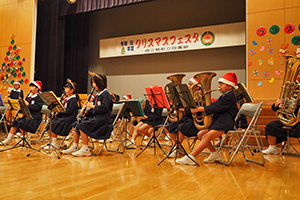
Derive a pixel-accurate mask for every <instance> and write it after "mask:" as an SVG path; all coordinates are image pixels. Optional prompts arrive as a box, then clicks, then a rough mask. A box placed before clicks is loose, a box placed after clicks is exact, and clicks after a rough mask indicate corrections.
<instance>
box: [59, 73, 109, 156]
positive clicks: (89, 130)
mask: <svg viewBox="0 0 300 200" xmlns="http://www.w3.org/2000/svg"><path fill="white" fill-rule="evenodd" d="M91 85H92V87H93V88H95V90H96V91H97V92H98V93H97V94H96V96H95V99H94V101H93V102H86V104H85V105H84V106H83V108H82V109H83V110H85V108H90V109H89V110H88V111H87V112H86V113H85V118H84V119H82V120H81V122H80V124H79V125H78V126H77V128H78V131H79V133H78V132H76V131H74V133H73V138H74V143H73V145H72V146H71V147H70V148H69V149H67V150H64V151H62V153H64V154H72V155H73V156H90V155H91V152H90V151H89V149H88V137H91V138H94V139H104V140H105V139H108V138H109V137H110V134H111V131H112V130H113V126H112V124H111V122H110V114H111V110H112V106H113V102H112V99H111V96H110V94H109V92H108V91H107V89H106V87H107V80H106V76H105V75H98V74H95V73H94V74H93V77H92V78H91ZM76 124H77V122H75V123H73V126H76ZM79 134H80V136H81V138H82V144H83V145H82V147H81V148H80V149H79V148H78V142H79Z"/></svg>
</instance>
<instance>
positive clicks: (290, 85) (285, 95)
mask: <svg viewBox="0 0 300 200" xmlns="http://www.w3.org/2000/svg"><path fill="white" fill-rule="evenodd" d="M280 51H281V52H284V55H283V56H284V57H285V60H286V68H285V75H284V79H283V84H282V88H281V92H280V96H279V98H280V99H283V102H282V103H281V104H280V105H279V110H277V112H276V117H277V119H278V121H280V122H281V123H282V124H283V125H284V126H294V125H295V124H297V123H298V122H299V119H300V110H299V111H298V114H297V116H296V115H295V110H296V108H297V104H298V101H299V94H300V83H298V82H296V80H297V77H298V75H299V71H300V58H299V56H297V55H296V54H295V55H287V54H286V52H287V51H286V50H284V49H283V50H282V49H281V50H280Z"/></svg>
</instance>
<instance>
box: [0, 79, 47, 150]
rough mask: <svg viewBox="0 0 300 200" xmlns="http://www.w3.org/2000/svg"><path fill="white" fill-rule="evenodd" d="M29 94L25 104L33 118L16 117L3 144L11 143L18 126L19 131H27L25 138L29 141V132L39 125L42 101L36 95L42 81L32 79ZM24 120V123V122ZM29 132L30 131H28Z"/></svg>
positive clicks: (32, 131) (39, 90)
mask: <svg viewBox="0 0 300 200" xmlns="http://www.w3.org/2000/svg"><path fill="white" fill-rule="evenodd" d="M29 90H30V93H28V94H29V95H28V96H27V97H26V98H25V105H26V106H27V107H28V109H29V111H30V114H31V116H32V118H33V119H24V117H22V118H19V119H16V120H15V122H14V123H13V124H12V127H11V129H10V131H9V134H8V136H7V138H6V139H5V140H4V141H3V143H4V144H6V145H7V144H11V143H12V138H13V137H14V135H15V134H16V132H17V129H18V128H19V129H20V130H21V132H22V133H23V131H26V132H27V135H26V140H27V142H28V143H30V133H34V132H36V130H37V128H38V127H39V125H40V123H41V121H42V114H41V110H42V106H43V104H44V101H43V100H42V99H41V98H40V97H39V96H38V95H37V94H38V92H41V90H42V82H41V81H32V82H31V83H30V84H29ZM24 120H26V121H25V124H24ZM29 132H30V133H29Z"/></svg>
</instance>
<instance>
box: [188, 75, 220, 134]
mask: <svg viewBox="0 0 300 200" xmlns="http://www.w3.org/2000/svg"><path fill="white" fill-rule="evenodd" d="M216 75H217V74H216V73H214V72H207V73H199V74H196V75H195V76H194V78H196V79H198V80H199V81H200V85H201V87H202V95H201V94H200V93H199V92H195V93H194V92H192V96H193V97H194V100H195V101H196V103H198V105H201V106H203V105H204V104H205V105H206V106H208V105H210V104H211V92H213V91H218V90H220V89H215V90H211V80H212V78H213V77H215V76H216ZM193 121H194V125H195V127H196V128H197V129H199V130H202V129H207V128H209V127H210V125H211V123H212V115H204V114H203V113H202V116H197V113H193ZM200 123H203V124H204V125H202V124H200Z"/></svg>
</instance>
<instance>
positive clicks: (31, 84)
mask: <svg viewBox="0 0 300 200" xmlns="http://www.w3.org/2000/svg"><path fill="white" fill-rule="evenodd" d="M29 86H34V87H36V88H37V89H38V92H39V91H40V88H38V87H37V86H36V85H35V84H33V83H30V84H29Z"/></svg>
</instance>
